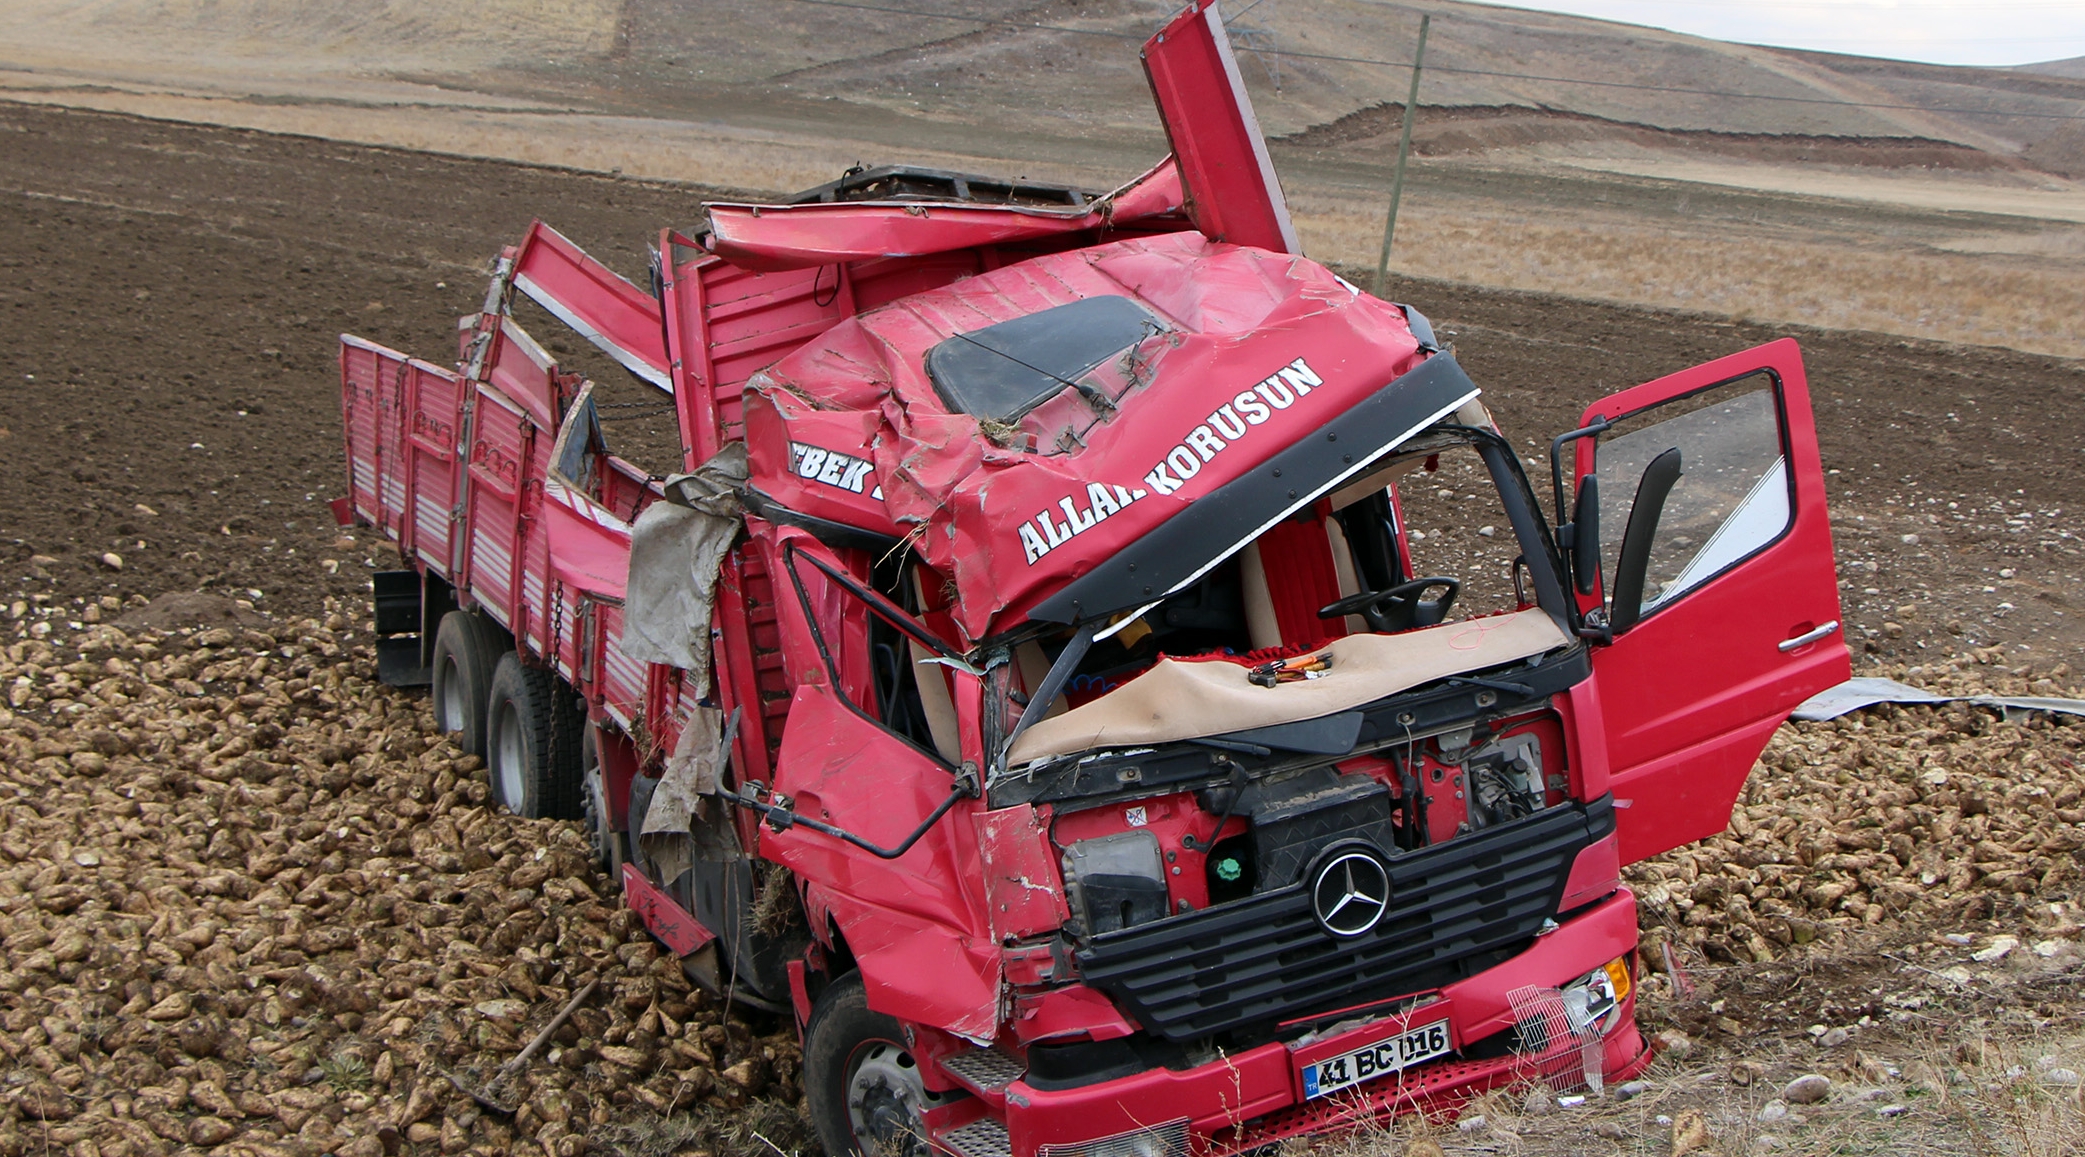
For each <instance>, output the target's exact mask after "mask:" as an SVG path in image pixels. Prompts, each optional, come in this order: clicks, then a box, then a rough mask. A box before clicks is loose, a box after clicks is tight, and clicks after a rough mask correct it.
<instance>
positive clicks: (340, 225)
mask: <svg viewBox="0 0 2085 1157" xmlns="http://www.w3.org/2000/svg"><path fill="white" fill-rule="evenodd" d="M703 193H704V191H703V190H699V189H694V188H689V187H673V186H662V185H654V184H645V183H639V182H631V181H622V180H618V179H615V178H612V177H606V176H600V175H592V174H581V173H572V172H565V171H558V170H548V169H530V168H523V167H518V166H514V165H509V164H499V163H492V162H482V161H472V160H464V159H457V158H450V157H439V156H430V155H424V154H412V153H403V152H395V151H386V150H380V149H369V148H363V147H358V146H350V145H342V144H337V143H333V142H329V141H320V140H310V139H303V138H291V137H272V136H267V135H263V134H257V133H248V132H240V131H232V130H223V129H214V128H203V127H195V126H187V125H178V124H169V123H162V122H152V121H144V120H137V119H132V118H126V117H119V116H111V115H105V114H96V113H79V112H66V111H59V110H51V109H44V108H34V107H27V106H0V375H4V376H0V429H4V433H0V457H4V459H5V460H6V461H7V463H8V467H9V468H8V469H7V470H5V471H0V565H4V567H5V570H4V571H0V574H5V575H6V581H7V583H8V585H9V586H10V587H12V588H13V589H14V590H16V591H19V592H23V593H24V594H25V595H33V594H44V595H47V596H50V597H52V598H55V599H59V600H62V601H66V602H70V601H71V600H73V599H76V598H81V597H84V596H88V595H100V594H106V593H117V594H123V595H129V594H136V593H143V594H154V593H158V592H160V591H164V590H171V589H188V588H193V587H196V586H199V585H207V586H211V587H213V588H216V589H219V590H223V591H225V592H227V593H234V594H239V593H242V592H247V591H253V590H257V591H260V592H262V599H261V605H263V606H264V607H274V608H276V609H277V610H279V611H285V612H288V611H299V612H309V611H312V610H314V609H315V608H316V607H317V605H318V603H319V601H320V599H321V598H322V597H323V596H324V595H326V594H340V595H346V594H353V593H355V592H356V591H358V590H361V589H363V581H364V579H365V577H366V571H367V569H368V567H367V563H368V561H369V559H370V557H371V556H370V553H369V548H370V545H371V544H370V543H369V542H368V541H367V536H366V535H365V536H362V538H363V541H359V542H352V543H351V542H349V541H347V539H345V538H342V537H341V536H340V534H339V532H338V530H337V529H336V528H335V527H333V525H332V523H331V519H330V517H329V515H328V512H327V511H326V509H325V506H324V502H325V500H326V499H328V498H331V497H334V496H335V495H337V494H339V493H340V492H341V491H342V487H343V483H342V479H341V477H340V469H341V467H340V449H339V446H340V443H339V432H338V430H339V428H338V416H337V415H338V403H337V395H336V390H337V386H336V384H335V382H336V379H335V370H334V349H335V344H334V343H335V335H336V334H337V333H338V332H340V331H342V330H351V331H353V332H356V333H360V334H362V335H364V336H366V337H369V338H372V339H375V340H377V341H381V342H385V343H387V344H392V345H396V346H398V347H400V348H403V349H406V350H409V351H412V352H414V353H417V354H420V355H422V356H425V357H429V358H431V359H433V360H435V361H437V362H440V361H446V360H448V359H449V358H451V357H453V353H452V351H453V349H454V344H453V343H454V332H453V330H452V329H451V328H450V327H451V325H452V323H453V319H454V318H455V317H456V316H458V315H460V314H462V313H464V312H467V311H469V310H471V309H473V308H474V307H475V304H476V302H477V300H478V297H479V295H480V294H481V293H482V288H483V283H482V271H483V269H484V267H485V262H486V260H487V258H489V257H490V256H491V255H492V254H494V253H496V252H497V251H498V249H499V247H500V246H502V245H504V244H508V243H511V242H512V241H513V240H515V239H516V238H517V237H518V236H519V235H520V233H521V231H522V230H523V229H524V228H525V226H526V225H527V223H528V221H529V219H530V218H531V217H538V216H540V217H542V218H544V219H546V220H548V221H550V222H552V223H554V224H555V225H556V226H557V227H558V228H559V229H561V230H563V231H564V232H566V233H567V234H568V235H569V236H571V237H573V238H574V240H576V241H578V242H579V243H580V244H581V245H583V246H585V247H587V248H588V249H589V250H591V251H593V252H595V253H597V254H599V255H600V256H601V257H602V258H603V259H604V260H606V261H608V262H609V263H610V264H612V265H614V266H616V267H617V268H619V269H620V270H622V271H623V272H624V273H625V274H626V275H630V276H633V277H640V278H641V277H642V274H643V270H644V267H645V257H644V248H645V246H646V245H647V244H648V243H649V242H650V241H651V240H652V239H653V238H655V237H656V236H657V230H658V229H659V228H660V227H661V226H663V225H685V224H687V223H689V222H691V221H693V220H694V219H695V217H696V214H697V212H698V204H699V201H700V199H701V198H702V196H703ZM1790 275H1791V276H1800V271H1793V270H1792V271H1790ZM1396 294H1397V296H1398V297H1400V299H1403V300H1409V301H1412V302H1414V303H1416V304H1417V305H1419V307H1420V308H1422V309H1423V310H1425V311H1426V312H1427V313H1429V314H1430V315H1431V316H1432V317H1433V318H1434V319H1435V322H1436V325H1437V326H1439V327H1440V328H1441V329H1443V330H1444V331H1445V332H1446V333H1447V334H1449V335H1450V336H1452V338H1453V340H1454V341H1455V343H1456V348H1457V352H1458V354H1459V356H1460V357H1461V358H1462V360H1463V361H1464V363H1465V364H1466V365H1467V366H1468V367H1469V369H1470V371H1471V372H1472V374H1473V375H1474V376H1475V377H1476V378H1477V380H1478V381H1479V382H1480V383H1482V384H1484V385H1485V386H1486V387H1487V390H1488V391H1489V399H1490V400H1491V402H1492V404H1493V406H1494V408H1495V410H1496V411H1497V412H1498V414H1499V417H1500V419H1501V422H1502V424H1504V425H1505V426H1506V427H1507V429H1508V432H1509V433H1510V434H1512V435H1513V436H1514V437H1515V438H1516V439H1519V440H1521V441H1523V442H1524V443H1525V444H1526V445H1527V451H1526V452H1527V453H1528V454H1530V455H1535V454H1538V453H1539V451H1538V450H1537V449H1536V448H1535V443H1536V441H1537V440H1541V441H1546V439H1547V437H1548V436H1549V435H1550V434H1552V433H1554V432H1556V431H1558V430H1562V429H1565V428H1568V427H1569V426H1571V425H1573V424H1575V418H1576V415H1577V414H1578V412H1579V411H1580V409H1581V408H1582V406H1583V405H1584V404H1585V403H1586V402H1588V401H1590V400H1592V399H1593V398H1595V397H1597V396H1599V395H1601V394H1603V393H1605V392H1607V391H1610V390H1613V389H1617V388H1620V387H1623V386H1626V385H1630V384H1633V383H1635V382H1637V381H1641V380H1645V379H1648V378H1651V377H1655V376H1657V375H1659V374H1662V373H1666V372H1670V371H1672V370H1675V369H1679V368H1682V367H1684V366H1686V365H1689V364H1692V363H1694V362H1698V361H1702V360H1705V359H1707V358H1711V357H1714V356H1717V355H1720V354H1724V353H1729V352H1732V351H1734V350H1738V349H1742V348H1744V347H1746V346H1748V345H1752V344H1755V343H1757V342H1761V341H1766V340H1770V339H1771V338H1774V337H1777V336H1782V334H1783V333H1784V332H1786V331H1770V330H1767V329H1764V328H1762V327H1758V326H1752V325H1747V324H1743V323H1737V322H1731V321H1727V320H1721V319H1715V318H1709V317H1703V316H1699V315H1686V314H1676V313H1662V312H1656V311H1649V310H1641V309H1634V308H1626V307H1618V306H1606V305H1596V304H1588V303H1584V302H1576V301H1564V300H1559V299H1555V298H1545V297H1539V296H1535V295H1528V294H1517V293H1507V292H1498V291H1489V290H1483V289H1478V288H1472V287H1467V286H1458V285H1451V284H1446V283H1427V282H1405V283H1401V284H1399V285H1398V286H1397V287H1396ZM1797 336H1799V337H1800V338H1801V340H1802V341H1803V343H1804V347H1805V350H1806V354H1807V357H1808V359H1809V365H1810V370H1811V375H1812V378H1813V388H1814V389H1815V391H1816V394H1817V397H1818V409H1819V418H1820V424H1821V427H1822V430H1823V437H1824V446H1825V457H1826V465H1827V466H1828V467H1829V468H1832V469H1834V470H1837V471H1840V473H1838V474H1837V475H1835V477H1834V478H1833V482H1834V483H1835V484H1836V486H1837V487H1838V489H1837V491H1836V493H1835V494H1834V495H1833V500H1834V503H1835V523H1836V524H1837V527H1838V533H1839V543H1840V550H1841V559H1842V571H1843V573H1844V574H1845V575H1846V577H1847V583H1848V585H1847V587H1846V591H1845V593H1846V596H1847V602H1848V605H1847V610H1848V612H1849V615H1848V619H1849V624H1850V626H1851V627H1852V628H1853V631H1852V633H1851V637H1852V638H1853V640H1854V641H1855V642H1856V644H1857V645H1861V644H1863V643H1865V645H1866V646H1867V647H1868V648H1869V649H1871V650H1872V652H1873V653H1874V654H1875V655H1876V657H1878V658H1883V659H1888V658H1898V659H1901V660H1903V661H1905V662H1910V663H1918V662H1922V661H1926V660H1930V659H1936V658H1941V657H1944V656H1947V655H1952V654H1956V653H1959V652H1961V651H1963V650H1965V649H1967V648H1969V647H1971V646H1975V645H1988V644H1994V643H2003V644H2005V645H2006V646H2007V648H2008V659H2009V661H2017V662H2026V661H2029V660H2030V659H2031V660H2034V661H2038V662H2051V661H2057V660H2065V659H2068V657H2069V656H2070V655H2071V654H2073V653H2076V652H2077V651H2078V649H2079V647H2080V645H2081V644H2085V629H2081V628H2080V627H2078V626H2076V625H2075V624H2074V623H2073V622H2072V619H2071V618H2070V617H2067V615H2066V613H2065V608H2067V607H2070V606H2071V604H2072V601H2073V600H2074V599H2075V598H2077V597H2078V592H2077V591H2076V589H2075V585H2076V580H2075V578H2074V575H2073V572H2074V571H2076V570H2077V566H2076V558H2077V554H2078V549H2079V546H2078V541H2079V540H2078V539H2077V538H2076V537H2075V535H2076V533H2077V532H2076V531H2075V530H2073V529H2072V528H2074V527H2077V526H2079V519H2078V517H2077V515H2078V513H2079V512H2081V511H2085V459H2081V458H2080V455H2081V452H2085V410H2081V408H2080V407H2079V406H2078V404H2077V403H2078V401H2079V398H2080V394H2081V392H2085V363H2073V362H2066V361H2063V360H2060V359H2052V358H2046V357H2039V356H2032V355H2025V354H2017V353H2013V352H2010V351H2006V350H1997V349H1985V348H1972V347H1961V346H1948V345H1942V344H1938V343H1922V342H1913V341H1903V340H1899V339H1895V338H1887V337H1882V336H1878V335H1874V334H1863V333H1844V332H1833V331H1822V330H1819V331H1808V332H1798V334H1797ZM242 411H243V413H242ZM1950 503H1952V504H1953V505H1952V506H1950V505H1949V504H1950ZM141 508H143V509H141ZM147 511H150V513H147ZM140 544H142V545H140ZM105 552H113V553H114V554H116V555H118V556H120V557H121V558H122V560H123V568H122V569H121V570H120V571H115V570H111V569H109V568H108V567H107V566H106V565H104V564H102V563H101V562H100V561H99V559H100V556H101V555H103V554H104V553H105ZM39 558H40V559H42V560H47V561H38V559H39ZM329 559H330V560H334V561H336V562H339V563H341V564H342V565H340V566H339V567H338V570H337V573H334V572H330V571H329V570H328V569H327V568H326V567H325V565H324V563H325V561H326V560H329ZM2008 571H2009V572H2011V573H2009V574H2008V573H2006V572H2008ZM1986 588H1989V589H1986ZM2023 645H2025V646H2026V647H2028V648H2031V650H2020V648H2021V647H2022V646H2023Z"/></svg>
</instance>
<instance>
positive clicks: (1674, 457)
mask: <svg viewBox="0 0 2085 1157" xmlns="http://www.w3.org/2000/svg"><path fill="white" fill-rule="evenodd" d="M1679 480H1680V448H1679V447H1678V446H1674V447H1672V448H1671V449H1669V450H1667V451H1665V452H1664V453H1662V454H1660V455H1658V456H1657V457H1656V458H1653V459H1651V464H1650V465H1649V466H1646V467H1644V469H1643V481H1642V482H1640V483H1638V484H1637V487H1636V503H1635V505H1633V506H1631V507H1630V508H1629V528H1628V529H1627V530H1625V531H1623V532H1622V550H1621V557H1620V558H1619V559H1618V560H1616V562H1615V567H1614V597H1613V601H1612V606H1611V609H1610V611H1609V613H1608V629H1609V630H1610V631H1612V632H1613V633H1614V634H1617V635H1619V634H1621V633H1622V632H1623V631H1626V630H1628V629H1629V628H1630V627H1633V626H1635V625H1636V621H1637V620H1638V619H1640V618H1642V617H1643V582H1644V576H1645V575H1646V574H1647V573H1648V572H1649V570H1650V565H1651V540H1652V539H1654V538H1656V537H1657V536H1658V518H1659V516H1660V515H1662V514H1663V513H1664V512H1665V500H1666V498H1667V497H1669V496H1670V495H1671V494H1672V488H1673V486H1674V484H1676V483H1678V482H1679Z"/></svg>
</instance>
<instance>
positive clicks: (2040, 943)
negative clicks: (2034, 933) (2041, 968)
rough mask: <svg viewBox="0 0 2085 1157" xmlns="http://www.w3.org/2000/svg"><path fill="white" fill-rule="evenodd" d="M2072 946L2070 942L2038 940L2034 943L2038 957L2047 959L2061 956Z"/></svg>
mask: <svg viewBox="0 0 2085 1157" xmlns="http://www.w3.org/2000/svg"><path fill="white" fill-rule="evenodd" d="M2070 946H2071V942H2070V941H2068V940H2062V939H2056V940H2037V941H2035V942H2034V954H2035V955H2036V956H2040V957H2043V958H2044V959H2046V958H2048V957H2051V956H2057V955H2060V954H2061V953H2062V952H2063V951H2064V950H2065V949H2067V948H2069V947H2070Z"/></svg>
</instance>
